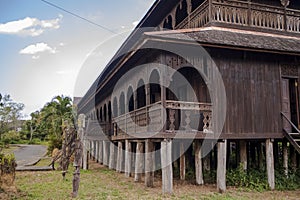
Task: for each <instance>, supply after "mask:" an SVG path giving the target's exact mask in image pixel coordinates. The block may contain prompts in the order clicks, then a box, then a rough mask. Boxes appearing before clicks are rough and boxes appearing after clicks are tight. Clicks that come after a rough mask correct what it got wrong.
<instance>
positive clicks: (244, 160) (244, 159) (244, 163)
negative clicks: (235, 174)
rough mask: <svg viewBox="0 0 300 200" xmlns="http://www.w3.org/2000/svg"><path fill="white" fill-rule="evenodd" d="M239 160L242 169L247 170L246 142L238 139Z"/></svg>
mask: <svg viewBox="0 0 300 200" xmlns="http://www.w3.org/2000/svg"><path fill="white" fill-rule="evenodd" d="M240 161H241V165H242V166H243V170H245V171H246V170H247V142H246V141H244V140H241V141H240Z"/></svg>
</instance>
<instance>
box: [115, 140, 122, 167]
mask: <svg viewBox="0 0 300 200" xmlns="http://www.w3.org/2000/svg"><path fill="white" fill-rule="evenodd" d="M123 159H124V158H123V144H122V142H121V141H119V142H118V155H117V167H116V169H117V172H122V171H123V167H122V166H123Z"/></svg>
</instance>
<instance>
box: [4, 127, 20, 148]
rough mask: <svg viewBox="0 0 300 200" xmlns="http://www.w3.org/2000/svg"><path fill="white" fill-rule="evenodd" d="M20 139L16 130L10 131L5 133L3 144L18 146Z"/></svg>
mask: <svg viewBox="0 0 300 200" xmlns="http://www.w3.org/2000/svg"><path fill="white" fill-rule="evenodd" d="M20 139H21V137H20V133H18V132H17V131H14V130H12V131H8V132H7V133H4V134H3V135H2V142H3V144H4V145H7V144H17V143H18V142H19V141H20Z"/></svg>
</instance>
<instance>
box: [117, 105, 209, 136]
mask: <svg viewBox="0 0 300 200" xmlns="http://www.w3.org/2000/svg"><path fill="white" fill-rule="evenodd" d="M165 108H166V111H167V113H166V114H167V119H168V121H167V125H166V131H167V132H172V131H176V130H183V131H191V130H196V131H203V132H206V133H209V132H211V129H212V120H211V119H212V108H211V104H210V103H196V102H184V101H172V100H167V101H166V103H165ZM176 112H180V115H181V116H180V117H179V115H175V113H176ZM195 114H198V116H197V117H196V120H198V121H197V122H196V124H198V125H200V126H201V127H197V128H196V129H194V128H193V127H192V126H191V121H192V120H194V118H195V117H194V118H193V116H195ZM183 115H184V116H183ZM178 124H179V125H178ZM175 125H176V126H177V127H176V126H175ZM113 126H114V136H120V135H125V134H129V135H135V134H142V133H153V132H160V131H161V130H162V129H163V121H162V104H161V102H157V103H154V104H151V105H149V106H145V107H143V108H139V109H137V110H134V111H132V112H129V113H126V114H123V115H121V116H118V117H115V118H113Z"/></svg>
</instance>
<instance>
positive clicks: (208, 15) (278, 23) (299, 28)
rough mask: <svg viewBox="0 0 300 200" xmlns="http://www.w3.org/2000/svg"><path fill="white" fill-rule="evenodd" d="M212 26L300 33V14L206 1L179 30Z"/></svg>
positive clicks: (222, 0)
mask: <svg viewBox="0 0 300 200" xmlns="http://www.w3.org/2000/svg"><path fill="white" fill-rule="evenodd" d="M209 22H217V23H223V24H234V25H240V26H248V27H256V28H264V29H273V30H274V29H275V30H280V31H288V32H297V33H299V32H300V11H299V10H294V9H289V8H287V9H286V10H285V8H284V7H276V6H269V5H265V4H257V3H252V2H246V1H234V0H213V1H212V3H211V5H209V3H208V1H205V2H204V3H203V4H202V5H201V6H199V7H198V8H197V9H196V10H194V11H193V12H192V13H191V15H190V17H187V18H186V19H184V20H183V21H182V22H181V23H180V24H179V25H178V26H177V27H176V29H185V28H199V27H203V26H205V25H206V24H207V23H209Z"/></svg>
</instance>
